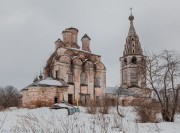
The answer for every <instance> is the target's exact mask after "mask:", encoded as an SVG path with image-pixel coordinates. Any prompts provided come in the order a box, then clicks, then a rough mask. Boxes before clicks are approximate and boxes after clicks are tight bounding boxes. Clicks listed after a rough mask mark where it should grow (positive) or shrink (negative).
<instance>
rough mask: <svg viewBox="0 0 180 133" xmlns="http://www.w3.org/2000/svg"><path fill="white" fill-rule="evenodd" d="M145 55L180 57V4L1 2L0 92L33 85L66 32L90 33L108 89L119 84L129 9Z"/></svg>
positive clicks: (166, 0)
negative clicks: (168, 52)
mask: <svg viewBox="0 0 180 133" xmlns="http://www.w3.org/2000/svg"><path fill="white" fill-rule="evenodd" d="M130 7H133V15H134V17H135V20H134V26H135V29H136V32H137V34H138V36H139V38H140V42H141V45H142V48H143V49H146V50H148V51H161V50H163V49H168V50H178V51H180V15H179V13H180V0H0V62H1V63H0V86H6V85H14V86H15V87H17V88H18V89H22V88H23V87H25V86H27V85H29V84H30V83H32V81H33V79H34V76H36V75H38V74H39V71H40V70H42V69H43V66H44V65H45V63H46V61H47V59H48V57H49V56H50V54H51V53H52V52H53V51H54V50H55V45H54V42H55V41H56V40H57V39H58V38H61V39H62V36H61V33H62V31H63V30H64V29H65V28H68V27H75V28H77V29H78V30H79V38H78V43H79V45H80V46H81V41H80V40H81V37H82V36H83V35H84V34H85V33H87V34H88V35H89V36H90V38H91V44H90V45H91V51H92V52H93V53H95V54H99V55H101V56H102V62H103V63H104V64H105V66H106V68H107V86H115V85H119V84H120V63H119V57H121V56H122V53H123V50H124V44H125V39H126V37H127V34H128V30H129V20H128V17H129V14H130V11H129V8H130Z"/></svg>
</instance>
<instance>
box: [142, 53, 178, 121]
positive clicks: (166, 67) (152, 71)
mask: <svg viewBox="0 0 180 133" xmlns="http://www.w3.org/2000/svg"><path fill="white" fill-rule="evenodd" d="M141 67H145V68H141V69H143V70H146V71H142V75H144V76H145V77H146V80H147V85H148V86H150V87H151V88H152V89H153V91H154V93H155V94H156V96H157V99H158V101H159V103H160V107H161V114H162V118H163V120H164V121H169V122H173V121H174V116H175V113H176V110H177V105H178V98H179V94H178V93H179V90H180V87H177V84H178V82H179V78H180V57H179V55H178V54H177V53H176V52H175V51H167V50H165V51H163V52H161V53H160V54H147V53H146V65H141Z"/></svg>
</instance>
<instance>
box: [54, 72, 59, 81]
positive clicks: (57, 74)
mask: <svg viewBox="0 0 180 133" xmlns="http://www.w3.org/2000/svg"><path fill="white" fill-rule="evenodd" d="M55 74H56V75H55V78H56V79H58V77H59V71H58V70H56V71H55Z"/></svg>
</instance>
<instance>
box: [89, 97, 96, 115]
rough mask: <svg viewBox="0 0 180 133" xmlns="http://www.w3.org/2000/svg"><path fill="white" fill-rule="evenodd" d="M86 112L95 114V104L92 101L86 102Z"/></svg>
mask: <svg viewBox="0 0 180 133" xmlns="http://www.w3.org/2000/svg"><path fill="white" fill-rule="evenodd" d="M87 112H88V113H90V114H96V112H97V104H96V102H95V101H94V100H90V101H89V102H88V106H87Z"/></svg>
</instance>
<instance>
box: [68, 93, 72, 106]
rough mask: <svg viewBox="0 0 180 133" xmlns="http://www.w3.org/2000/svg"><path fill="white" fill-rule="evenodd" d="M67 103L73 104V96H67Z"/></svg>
mask: <svg viewBox="0 0 180 133" xmlns="http://www.w3.org/2000/svg"><path fill="white" fill-rule="evenodd" d="M68 103H70V104H73V94H68Z"/></svg>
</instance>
